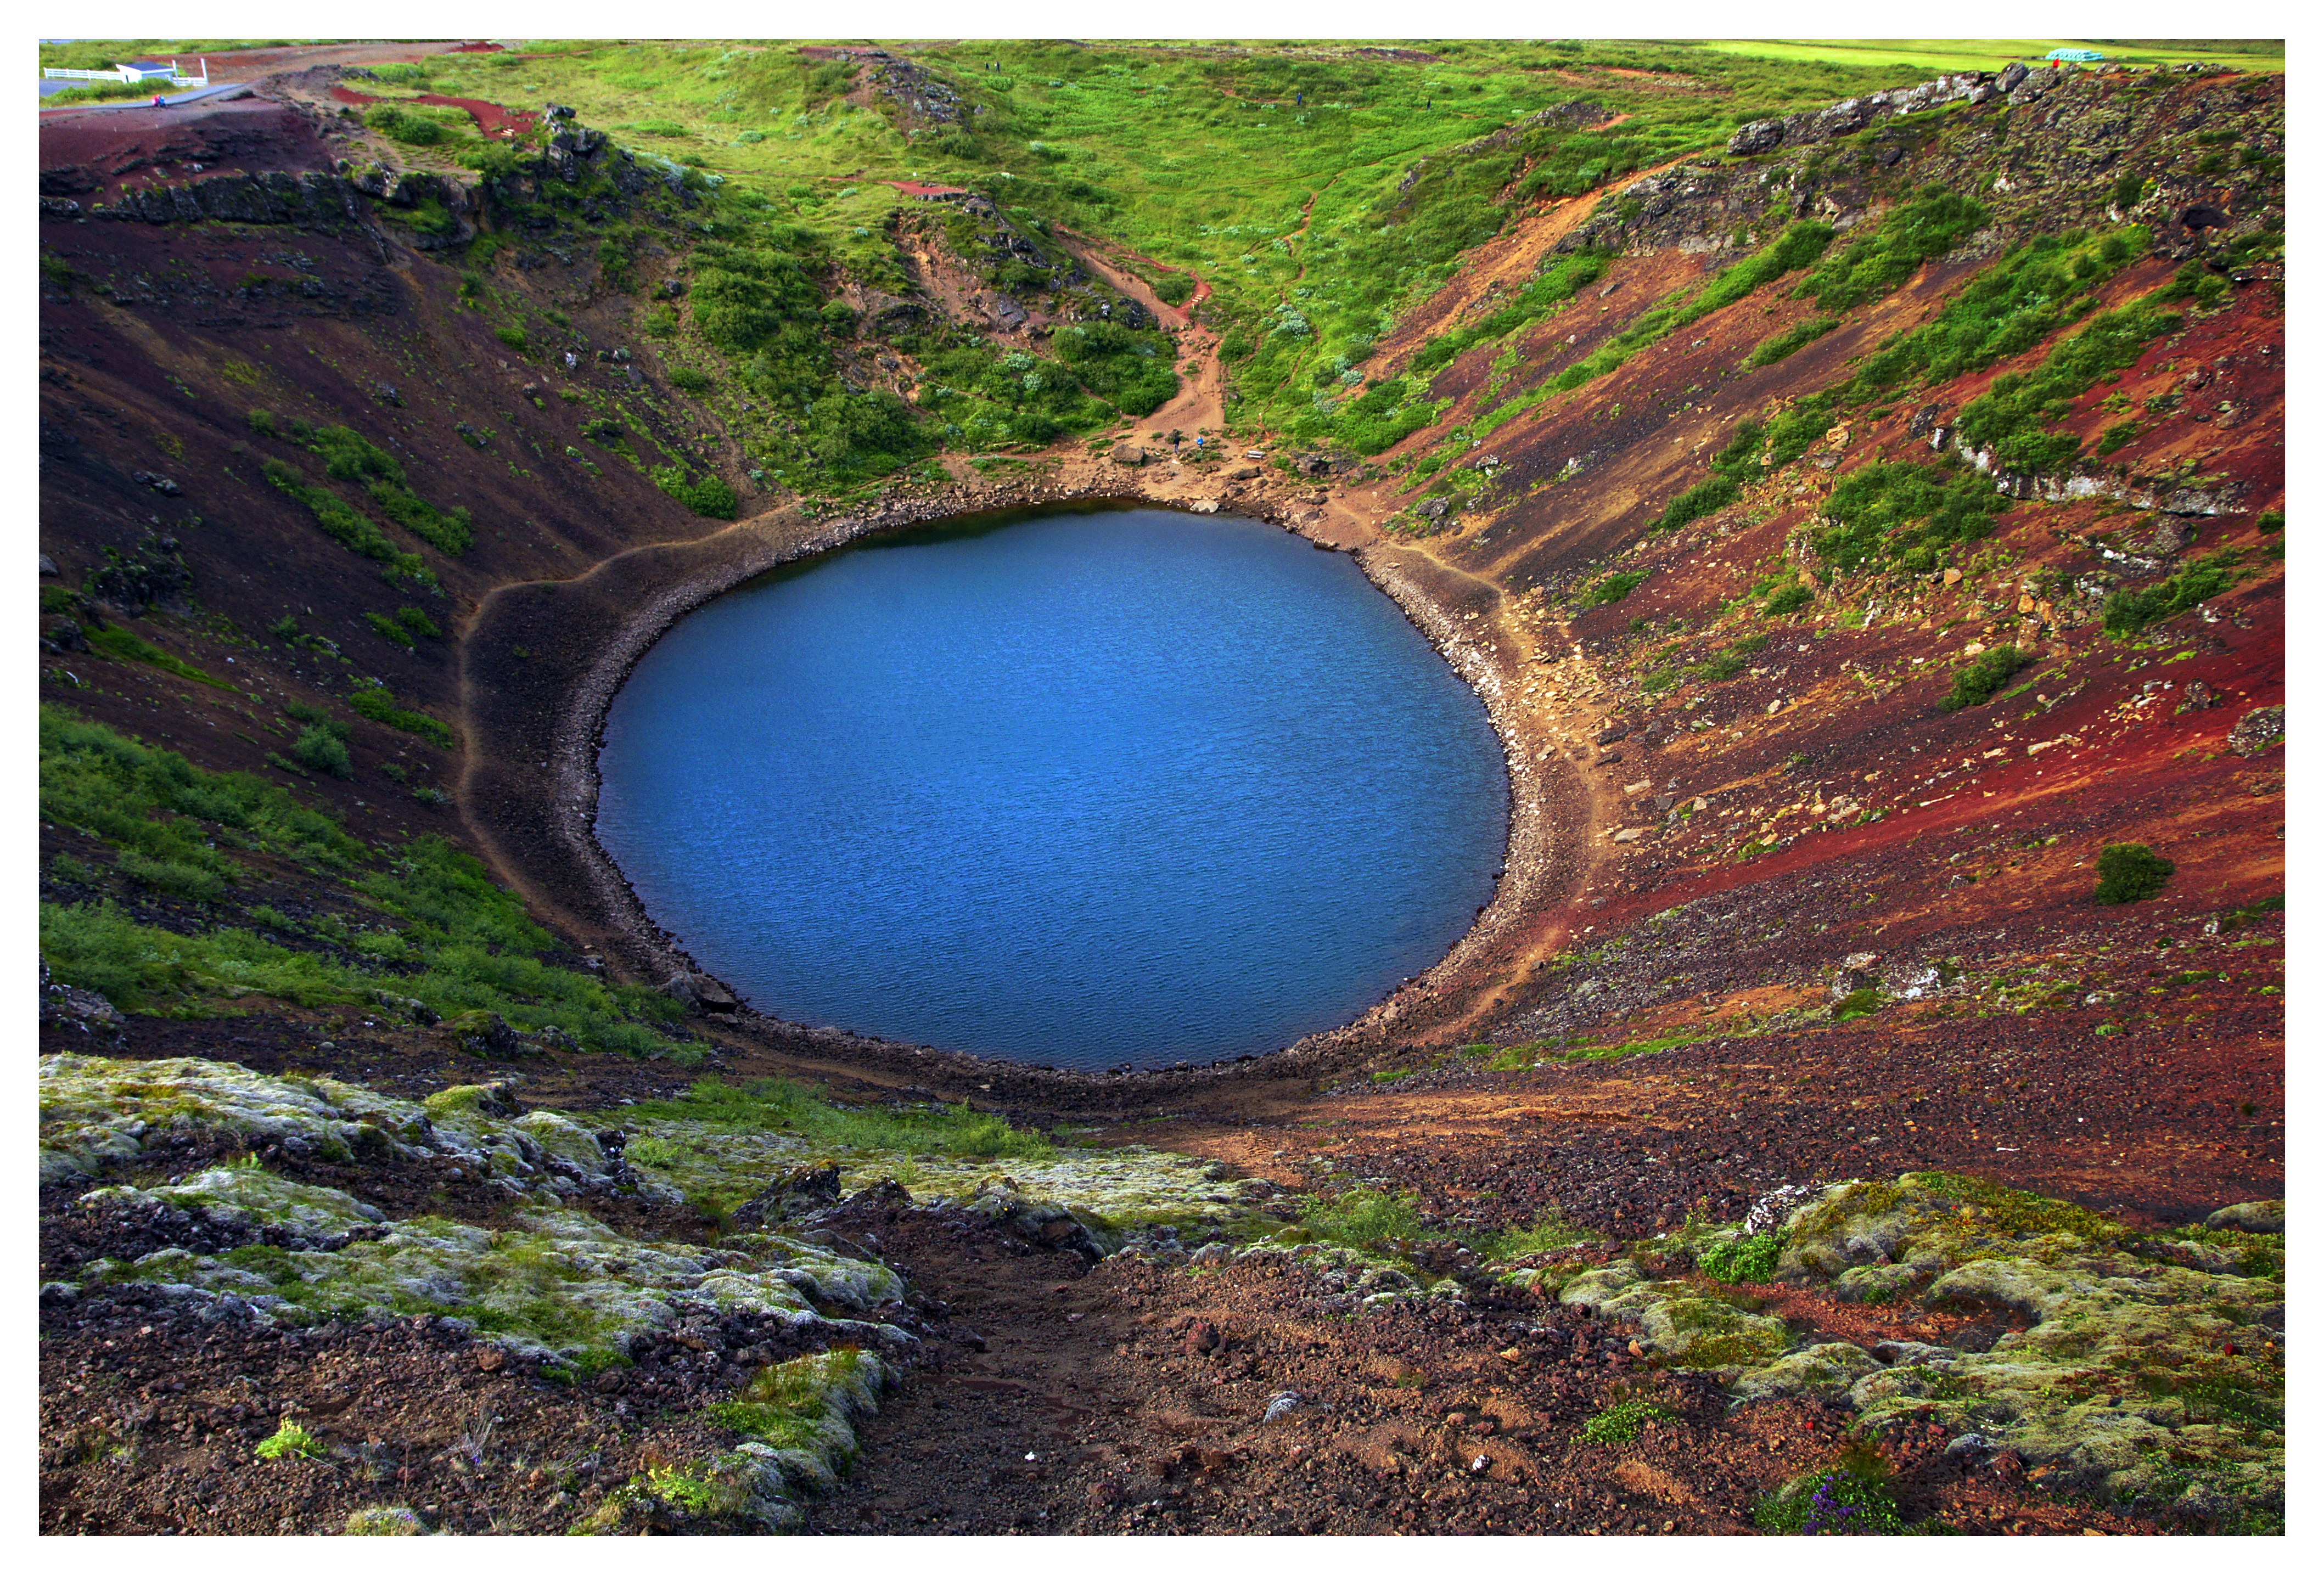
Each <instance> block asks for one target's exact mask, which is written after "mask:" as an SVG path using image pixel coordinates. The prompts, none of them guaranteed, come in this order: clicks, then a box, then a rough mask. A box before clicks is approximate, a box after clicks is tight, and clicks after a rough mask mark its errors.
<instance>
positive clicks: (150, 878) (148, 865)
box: [114, 848, 226, 902]
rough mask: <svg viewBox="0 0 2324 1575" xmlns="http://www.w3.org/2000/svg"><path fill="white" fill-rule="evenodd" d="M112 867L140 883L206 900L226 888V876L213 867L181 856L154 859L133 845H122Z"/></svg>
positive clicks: (177, 894) (194, 898)
mask: <svg viewBox="0 0 2324 1575" xmlns="http://www.w3.org/2000/svg"><path fill="white" fill-rule="evenodd" d="M114 868H115V869H116V870H120V871H121V873H123V874H124V875H126V876H128V877H129V878H130V879H131V880H134V881H137V882H138V883H139V884H141V885H144V886H150V887H152V889H154V890H156V891H160V892H164V893H167V894H168V895H169V896H171V897H182V898H187V899H188V900H189V901H193V902H207V901H208V900H209V899H210V898H213V897H216V896H217V894H218V893H219V892H221V891H223V890H225V889H226V877H225V876H223V875H221V874H219V873H218V872H217V870H205V869H203V868H202V867H201V866H200V865H198V864H191V863H188V862H186V861H183V860H180V859H155V858H149V857H148V856H147V855H145V854H143V853H141V852H138V851H137V850H136V849H134V848H124V849H123V850H122V852H121V856H120V858H119V859H118V860H116V861H115V864H114Z"/></svg>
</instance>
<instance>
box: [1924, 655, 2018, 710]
mask: <svg viewBox="0 0 2324 1575" xmlns="http://www.w3.org/2000/svg"><path fill="white" fill-rule="evenodd" d="M2032 664H2033V653H2032V652H2031V651H2024V650H2020V649H2017V648H2016V647H2015V646H2014V645H1997V646H1994V647H1993V648H1992V649H1988V650H1986V651H1983V652H1980V653H1979V654H1978V656H1977V657H1976V658H1974V659H1972V660H1971V661H1970V662H1969V666H1967V667H1965V668H1960V669H1959V670H1958V671H1956V672H1955V673H1954V674H1953V692H1952V693H1951V694H1950V695H1946V696H1945V697H1944V698H1943V699H1942V700H1940V701H1938V702H1937V705H1938V709H1940V710H1943V711H1960V710H1965V709H1967V708H1968V707H1969V706H1971V705H1984V704H1985V703H1986V702H1987V701H1988V700H1990V699H1992V698H1993V697H1994V696H1995V695H1997V694H1999V693H2000V692H2001V686H2003V685H2004V684H2006V683H2007V682H2008V681H2009V680H2010V678H2011V677H2013V676H2014V675H2015V674H2016V673H2017V672H2018V671H2019V669H2021V668H2026V667H2030V666H2031V665H2032Z"/></svg>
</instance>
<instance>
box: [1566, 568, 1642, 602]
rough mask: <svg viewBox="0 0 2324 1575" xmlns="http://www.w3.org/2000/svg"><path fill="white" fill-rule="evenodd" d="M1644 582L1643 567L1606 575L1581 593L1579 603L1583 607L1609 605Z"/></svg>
mask: <svg viewBox="0 0 2324 1575" xmlns="http://www.w3.org/2000/svg"><path fill="white" fill-rule="evenodd" d="M1645 584H1646V571H1645V570H1644V569H1632V570H1629V571H1628V572H1627V573H1623V574H1618V575H1608V576H1606V577H1605V578H1604V579H1601V580H1600V581H1599V582H1598V583H1597V584H1596V585H1591V587H1590V588H1589V589H1588V590H1586V591H1584V592H1582V601H1581V605H1582V606H1584V607H1609V606H1611V605H1613V604H1614V603H1617V602H1618V601H1620V600H1622V598H1623V597H1625V596H1627V595H1628V594H1630V593H1631V592H1632V591H1635V590H1637V588H1638V587H1639V586H1640V585H1645Z"/></svg>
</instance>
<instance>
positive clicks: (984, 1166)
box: [622, 1079, 1251, 1245]
mask: <svg viewBox="0 0 2324 1575" xmlns="http://www.w3.org/2000/svg"><path fill="white" fill-rule="evenodd" d="M622 1119H623V1121H624V1123H625V1124H627V1125H628V1126H630V1127H631V1128H632V1130H633V1131H634V1132H635V1133H636V1136H635V1137H633V1138H632V1139H631V1141H630V1144H629V1147H628V1148H627V1150H626V1153H627V1156H628V1158H629V1160H630V1162H631V1163H632V1164H633V1165H636V1166H638V1167H639V1169H640V1170H641V1171H642V1172H643V1173H645V1174H648V1175H650V1176H652V1177H654V1178H655V1179H656V1180H658V1181H659V1182H661V1183H663V1184H667V1185H669V1187H671V1188H673V1189H675V1190H676V1191H677V1192H678V1193H683V1194H684V1195H685V1196H686V1197H687V1199H688V1200H689V1201H692V1202H696V1204H697V1206H699V1207H702V1208H704V1209H705V1210H708V1211H711V1212H713V1213H724V1212H726V1211H732V1210H733V1209H734V1208H735V1207H737V1206H738V1205H740V1204H742V1203H743V1202H747V1201H749V1200H750V1199H751V1198H752V1197H753V1196H755V1195H756V1194H757V1193H759V1192H760V1191H761V1189H762V1188H764V1187H765V1186H766V1184H768V1182H769V1181H770V1179H771V1178H773V1177H776V1176H779V1175H781V1174H785V1173H786V1172H788V1171H791V1170H794V1169H797V1168H799V1167H802V1166H806V1167H814V1166H820V1165H836V1166H837V1167H838V1169H839V1173H840V1184H841V1185H842V1186H843V1187H844V1188H845V1189H847V1190H850V1191H853V1190H855V1189H858V1188H861V1187H865V1186H871V1185H874V1184H878V1183H880V1182H882V1181H894V1182H897V1183H899V1184H901V1185H903V1186H904V1187H905V1188H907V1189H908V1190H909V1191H910V1192H911V1193H914V1195H916V1196H922V1197H928V1198H941V1197H948V1198H953V1199H955V1200H957V1201H961V1202H972V1201H973V1200H976V1199H978V1198H980V1196H981V1197H982V1198H984V1199H985V1200H986V1201H987V1202H990V1203H992V1204H993V1205H994V1206H999V1205H1000V1203H1001V1202H1002V1201H1004V1200H1017V1199H1021V1200H1025V1201H1028V1202H1032V1203H1035V1204H1047V1205H1052V1206H1058V1207H1062V1208H1064V1209H1065V1210H1068V1211H1071V1212H1072V1214H1073V1216H1074V1219H1075V1220H1078V1221H1079V1222H1081V1223H1082V1224H1083V1225H1084V1227H1086V1228H1088V1229H1090V1230H1092V1231H1093V1234H1095V1235H1096V1236H1097V1237H1098V1238H1099V1239H1100V1240H1102V1241H1106V1240H1111V1241H1113V1242H1114V1244H1116V1245H1118V1244H1119V1233H1120V1232H1121V1231H1123V1230H1131V1229H1136V1228H1140V1227H1149V1228H1150V1227H1153V1226H1157V1225H1170V1226H1173V1227H1174V1228H1175V1227H1179V1226H1189V1225H1196V1224H1200V1225H1204V1226H1213V1225H1231V1224H1234V1223H1235V1222H1237V1221H1239V1220H1242V1219H1243V1218H1244V1217H1245V1216H1247V1215H1248V1214H1250V1211H1251V1204H1250V1202H1248V1201H1247V1200H1246V1199H1245V1198H1244V1196H1243V1195H1242V1189H1241V1188H1240V1186H1239V1185H1237V1184H1222V1183H1221V1182H1220V1181H1219V1180H1218V1178H1217V1177H1216V1176H1215V1175H1214V1174H1213V1167H1212V1166H1211V1165H1209V1164H1208V1163H1207V1162H1204V1161H1202V1160H1196V1159H1189V1158H1187V1157H1186V1156H1183V1155H1176V1154H1168V1153H1165V1152H1163V1151H1160V1150H1157V1149H1152V1148H1147V1147H1140V1146H1134V1145H1132V1146H1124V1147H1084V1146H1076V1145H1071V1144H1065V1145H1060V1144H1057V1143H1055V1142H1052V1141H1051V1140H1050V1139H1048V1138H1044V1137H1042V1136H1041V1135H1040V1134H1039V1133H1037V1132H1032V1131H1028V1130H1025V1129H1023V1128H1016V1127H1012V1126H1010V1124H1009V1123H1008V1122H1007V1121H1006V1120H1004V1119H1001V1117H1000V1116H998V1115H994V1114H991V1113H990V1112H980V1111H973V1110H968V1109H967V1108H966V1107H965V1106H946V1105H941V1104H931V1105H910V1104H899V1105H891V1106H878V1107H867V1106H844V1105H837V1104H834V1103H831V1102H828V1101H826V1100H825V1098H823V1097H822V1095H821V1093H820V1091H816V1090H814V1089H810V1088H807V1087H803V1086H801V1085H799V1084H798V1083H792V1082H784V1081H782V1080H780V1079H766V1080H761V1081H757V1082H751V1083H747V1084H744V1085H742V1086H740V1087H737V1086H733V1085H730V1084H727V1083H724V1082H718V1081H716V1080H705V1081H704V1082H698V1083H696V1085H695V1086H694V1088H693V1089H692V1091H690V1092H688V1093H687V1095H686V1096H685V1097H683V1098H680V1099H674V1100H658V1101H645V1102H642V1103H640V1104H636V1105H632V1106H630V1107H627V1108H626V1109H625V1110H623V1111H622Z"/></svg>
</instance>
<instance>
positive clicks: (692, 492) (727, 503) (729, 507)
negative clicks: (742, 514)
mask: <svg viewBox="0 0 2324 1575" xmlns="http://www.w3.org/2000/svg"><path fill="white" fill-rule="evenodd" d="M653 484H654V485H656V486H658V487H659V488H660V489H661V490H662V491H663V492H665V493H669V495H670V496H671V497H673V498H676V499H677V500H678V502H681V503H684V504H685V505H686V506H687V508H689V509H691V510H693V511H695V512H696V513H697V514H699V515H701V516H702V517H703V518H704V519H705V520H732V519H733V517H734V514H735V511H737V510H738V509H740V508H741V507H742V500H741V499H739V498H737V497H735V495H734V489H733V487H730V486H728V485H727V484H725V483H724V482H723V481H720V480H719V479H718V478H717V477H716V476H715V475H711V476H705V477H703V478H702V479H701V480H700V481H688V480H687V476H686V472H684V471H683V470H680V469H679V468H678V466H676V465H664V466H662V467H661V468H660V469H659V470H657V471H655V472H654V473H653Z"/></svg>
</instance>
